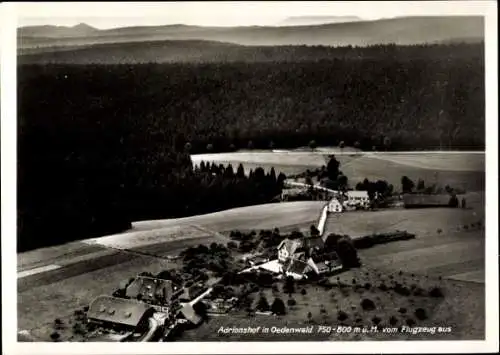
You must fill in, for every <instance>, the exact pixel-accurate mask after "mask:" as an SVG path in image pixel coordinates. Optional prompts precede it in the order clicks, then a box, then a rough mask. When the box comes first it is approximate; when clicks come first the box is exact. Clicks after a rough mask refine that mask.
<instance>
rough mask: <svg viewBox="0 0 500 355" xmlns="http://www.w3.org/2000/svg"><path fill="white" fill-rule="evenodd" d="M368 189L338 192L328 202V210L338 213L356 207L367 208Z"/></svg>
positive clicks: (368, 205)
mask: <svg viewBox="0 0 500 355" xmlns="http://www.w3.org/2000/svg"><path fill="white" fill-rule="evenodd" d="M370 203H371V201H370V197H369V196H368V191H354V190H351V191H346V192H339V193H338V194H337V195H336V196H335V197H333V198H332V199H331V200H330V201H329V202H328V212H333V213H340V212H344V211H353V210H357V209H368V208H369V207H370Z"/></svg>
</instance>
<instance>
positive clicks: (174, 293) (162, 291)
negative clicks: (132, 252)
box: [125, 276, 183, 304]
mask: <svg viewBox="0 0 500 355" xmlns="http://www.w3.org/2000/svg"><path fill="white" fill-rule="evenodd" d="M182 292H183V289H182V288H181V287H180V286H178V285H175V284H174V283H173V282H172V281H171V280H163V279H157V278H153V277H146V276H138V277H137V278H136V279H135V280H134V281H133V282H132V283H131V284H130V285H129V286H128V287H127V289H126V293H125V295H126V296H127V297H128V298H133V299H138V300H141V301H144V302H146V303H152V304H168V303H170V302H171V301H172V300H173V299H174V298H176V297H178V296H179V295H180V294H181V293H182Z"/></svg>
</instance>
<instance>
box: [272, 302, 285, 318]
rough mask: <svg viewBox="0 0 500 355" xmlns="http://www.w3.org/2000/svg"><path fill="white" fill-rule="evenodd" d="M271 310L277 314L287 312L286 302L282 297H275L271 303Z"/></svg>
mask: <svg viewBox="0 0 500 355" xmlns="http://www.w3.org/2000/svg"><path fill="white" fill-rule="evenodd" d="M271 311H272V312H273V313H274V314H277V315H283V314H286V307H285V303H284V302H283V300H282V299H281V298H275V299H274V302H273V304H272V305H271Z"/></svg>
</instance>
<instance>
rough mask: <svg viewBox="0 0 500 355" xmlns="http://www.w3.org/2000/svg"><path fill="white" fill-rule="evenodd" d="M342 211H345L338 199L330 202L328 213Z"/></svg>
mask: <svg viewBox="0 0 500 355" xmlns="http://www.w3.org/2000/svg"><path fill="white" fill-rule="evenodd" d="M342 211H343V207H342V204H341V203H340V201H339V200H337V199H336V198H332V199H331V200H330V202H328V212H337V213H340V212H342Z"/></svg>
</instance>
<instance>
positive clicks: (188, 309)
mask: <svg viewBox="0 0 500 355" xmlns="http://www.w3.org/2000/svg"><path fill="white" fill-rule="evenodd" d="M180 314H181V315H182V316H184V318H186V319H187V320H188V321H190V322H191V323H193V324H200V323H201V321H202V318H201V317H200V316H199V315H198V314H197V313H196V312H195V310H194V308H193V306H191V305H190V304H189V303H187V304H185V305H184V306H183V307H182V308H181V309H180Z"/></svg>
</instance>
